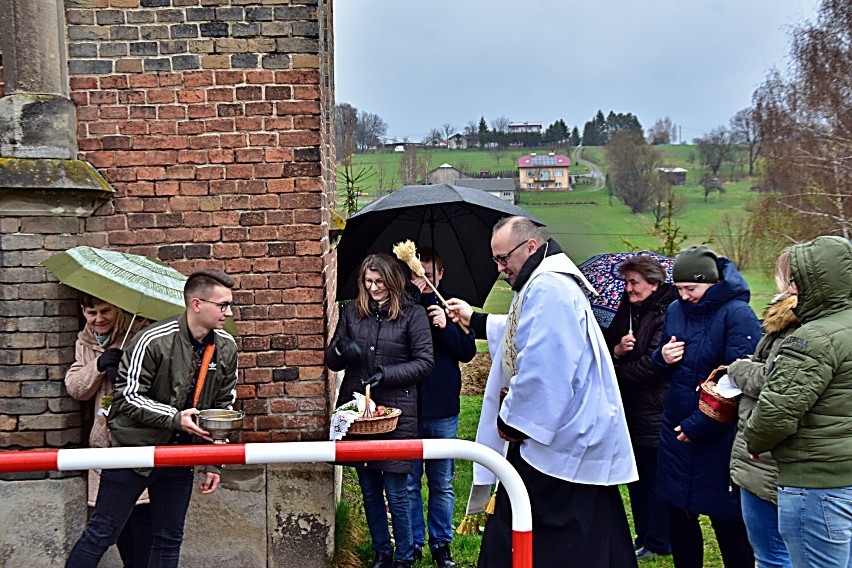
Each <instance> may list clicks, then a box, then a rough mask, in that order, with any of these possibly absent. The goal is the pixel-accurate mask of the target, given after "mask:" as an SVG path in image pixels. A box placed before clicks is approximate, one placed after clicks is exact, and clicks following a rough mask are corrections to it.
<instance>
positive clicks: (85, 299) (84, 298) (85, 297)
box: [77, 290, 109, 308]
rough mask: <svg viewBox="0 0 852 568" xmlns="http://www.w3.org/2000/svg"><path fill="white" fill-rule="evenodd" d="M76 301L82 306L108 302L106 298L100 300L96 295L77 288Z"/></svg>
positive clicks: (86, 306)
mask: <svg viewBox="0 0 852 568" xmlns="http://www.w3.org/2000/svg"><path fill="white" fill-rule="evenodd" d="M77 302H78V303H79V304H80V305H81V306H83V307H84V308H94V307H95V306H96V305H98V304H109V302H107V301H106V300H101V299H100V298H98V297H97V296H92V295H91V294H87V293H86V292H80V291H79V290H78V291H77Z"/></svg>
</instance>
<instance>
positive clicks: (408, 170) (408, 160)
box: [399, 146, 429, 185]
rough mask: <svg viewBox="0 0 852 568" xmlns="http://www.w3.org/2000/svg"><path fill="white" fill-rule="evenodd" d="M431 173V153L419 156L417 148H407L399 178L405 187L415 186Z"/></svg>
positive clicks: (400, 166)
mask: <svg viewBox="0 0 852 568" xmlns="http://www.w3.org/2000/svg"><path fill="white" fill-rule="evenodd" d="M428 171H429V153H428V152H423V155H418V153H417V148H415V147H414V146H406V148H405V154H403V155H402V159H401V160H400V162H399V177H400V180H401V181H402V183H403V184H404V185H413V184H415V183H417V182H418V180H420V179H422V178H424V177H426V173H427V172H428Z"/></svg>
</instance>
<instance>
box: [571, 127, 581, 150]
mask: <svg viewBox="0 0 852 568" xmlns="http://www.w3.org/2000/svg"><path fill="white" fill-rule="evenodd" d="M580 142H581V140H580V129H579V128H577V127H576V126H575V127H574V129H573V130H572V131H571V145H572V146H579V145H580Z"/></svg>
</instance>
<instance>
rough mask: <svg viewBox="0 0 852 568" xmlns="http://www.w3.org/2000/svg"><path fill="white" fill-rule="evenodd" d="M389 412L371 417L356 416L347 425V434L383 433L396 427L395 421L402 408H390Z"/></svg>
mask: <svg viewBox="0 0 852 568" xmlns="http://www.w3.org/2000/svg"><path fill="white" fill-rule="evenodd" d="M390 410H391V413H390V414H388V415H385V416H376V417H373V418H356V419H355V422H353V423H352V424H350V425H349V430H347V431H346V433H347V434H357V435H359V436H366V435H370V434H384V433H385V432H390V431H392V430H394V429H395V428H396V423H397V421H398V420H399V416H400V414H402V410H400V409H399V408H391V409H390Z"/></svg>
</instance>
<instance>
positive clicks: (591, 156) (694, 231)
mask: <svg viewBox="0 0 852 568" xmlns="http://www.w3.org/2000/svg"><path fill="white" fill-rule="evenodd" d="M658 148H659V149H660V150H661V151H662V152H663V154H664V156H665V163H666V165H667V166H670V167H682V168H685V169H687V170H689V173H688V175H687V182H688V183H687V185H683V186H676V187H675V191H676V193H677V195H678V196H679V197H680V198H681V199H682V201H683V203H684V206H683V208H682V209H681V211H680V212H679V213H678V214H677V215H676V216H675V222H676V223H678V225H679V226H680V227H681V230H682V233H684V234H686V235H687V237H688V238H687V240H686V241H685V242H684V246H686V245H690V244H700V243H705V242H706V243H709V244H710V245H711V246H714V242H718V237H717V235H716V233H717V232H718V231H719V230H720V228H721V219H722V216H723V214H724V213H728V214H729V215H731V216H734V218H737V217H738V216H739V217H742V216H743V215H744V212H745V210H746V207H747V206H748V204H749V202H750V201H751V200H752V199H753V197H754V194H753V193H751V192H750V191H749V188H750V187H751V186H752V185H754V182H753V180H749V179H745V180H743V181H737V182H733V183H730V182H729V183H725V184H724V193H721V194H720V193H717V192H714V193H712V194H711V195H710V196H709V198H708V200H707V202H706V203H705V202H704V190H703V188H702V187H701V186H700V185H699V183H698V179H700V177H701V172H700V171H699V168H697V167H696V166H695V165H694V164H693V163H691V162H690V154H695V153H697V150H696V149H695V147H694V146H690V145H673V146H658ZM545 151H546V150H545ZM559 152H560V153H569V152H568V151H567V150H565V149H562V150H559ZM524 153H526V152H525V151H524V150H513V151H507V152H506V155H505V156H504V157H503V158H502V159H501V160H500V164H499V166H498V165H497V163H496V161H495V160H494V156H493V154H492V153H490V152H486V151H475V150H453V151H446V150H441V151H431V152H428V153H427V152H424V154H428V155H429V160H430V163H431V164H435V167H437V166H439V165H441V164H443V163H449V164H450V165H452V166H454V167H456V168H459V169H463V170H467V171H478V170H479V169H480V168H489V169H492V170H497V169H509V168H512V167H514V164H515V163H516V160H517V158H518V157H520V156H522V155H523V154H524ZM400 158H401V153H392V152H391V153H385V154H359V155H356V156H355V160H354V162H355V163H356V164H362V165H364V166H371V167H373V168H376V169H378V168H383V169H384V171H385V173H386V175H390V174H389V172H391V171H394V172H395V171H396V169H397V168H398V165H399V160H400ZM583 158H584V159H586V160H589V161H591V162H594V163H595V164H596V165H598V166H599V167H600V169H601V170H602V171H604V172H605V171H606V164H605V161H604V153H603V149H602V148H594V147H593V148H584V149H583ZM575 167H576V166H572V168H571V171H572V173H579V171H576V172H575ZM583 171H587V170H586V169H585V168H583ZM723 173H724V172H723ZM400 185H401V184H397V185H396V187H399V186H400ZM374 195H375V184H373V185H371V186H370V187H368V188H367V190H366V192H365V195H363V196H362V198H361V199H362V201H361V202H359V206H363V205H364V204H365V203H366V202H367V201H368V200H370V199H372V198H373V196H374ZM518 205H520V206H521V207H523V208H524V209H526V210H527V211H529V212H530V213H532V214H533V215H535V216H536V217H537V218H538V219H539V220H541V221H542V222H543V223H545V224H546V225H547V227H548V229H549V230H550V231H551V233H552V235H553V237H554V238H555V239H556V240H557V241H558V242H559V243H560V244H561V245H562V247H563V248H564V249H565V251H566V252H567V253H568V255H569V256H570V257H571V258H572V259H573V260H574V261H575V262H576V263H578V264H579V263H580V262H582V261H584V260H586V259H587V258H590V257H591V256H593V255H595V254H599V253H604V252H616V251H622V250H628V247H627V246H626V245H625V244H624V243H625V241H629V242H630V243H631V244H633V245H635V246H637V247H641V248H653V247H655V246H657V245H658V244H659V239H658V238H657V237H654V236H651V231H652V229H653V225H654V219H653V216H651V215H649V214H640V215H633V214H631V213H630V211H629V209H628V208H627V207H626V206H625V205H624V204H623V203H621V202H620V201H619V200H618V199H615V198H613V199H612V200H610V198H609V196H608V195H607V191H606V189H605V188H604V189H602V190H599V191H592V190H591V187H590V186H583V185H581V186H578V189H576V190H574V191H558V192H557V191H553V192H535V193H532V192H522V193H520V194H519V203H518ZM715 248H717V249H718V248H719V247H718V246H715ZM743 274H744V275H745V276H746V279H747V280H748V282H749V285H750V287H751V289H752V302H751V305H752V308H753V309H754V310H755V312H757V313H758V314H761V313H762V311H763V308H764V307H765V306H766V304H767V302H768V301H769V300H770V298H771V297H772V296H773V295H774V292H775V288H774V282H773V280H772V277H771V267H749V268H747V269H746V270H744V271H743ZM510 299H511V291H510V290H509V288H508V287H507V286H505V284H503V285H501V284H499V283H498V285H497V286H495V289H494V291H492V293H491V296H489V299H488V301H487V302H486V306H485V308H486V309H487V310H488V311H495V312H499V311H505V310H506V309H507V306H508V303H509V300H510Z"/></svg>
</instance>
